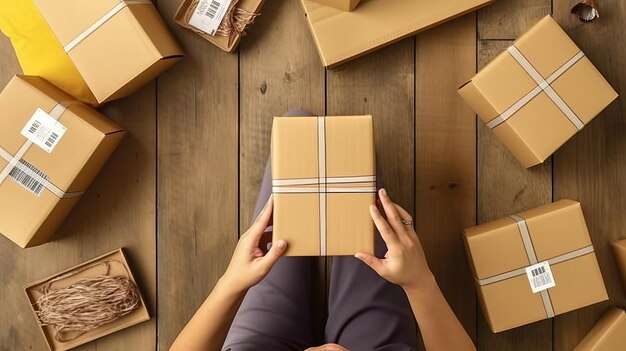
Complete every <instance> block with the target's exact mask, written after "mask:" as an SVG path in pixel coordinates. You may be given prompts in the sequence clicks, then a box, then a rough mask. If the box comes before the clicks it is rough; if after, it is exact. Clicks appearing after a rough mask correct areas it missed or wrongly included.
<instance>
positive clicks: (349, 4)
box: [312, 0, 361, 11]
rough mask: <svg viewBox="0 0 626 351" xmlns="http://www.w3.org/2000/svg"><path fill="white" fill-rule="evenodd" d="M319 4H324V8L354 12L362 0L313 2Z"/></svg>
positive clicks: (317, 0) (316, 0) (314, 0)
mask: <svg viewBox="0 0 626 351" xmlns="http://www.w3.org/2000/svg"><path fill="white" fill-rule="evenodd" d="M312 1H313V2H316V3H318V4H322V5H324V6H330V7H334V8H337V9H340V10H343V11H352V10H354V9H355V8H356V7H357V6H358V5H359V3H360V2H361V0H312Z"/></svg>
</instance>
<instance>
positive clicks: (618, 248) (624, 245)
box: [611, 239, 626, 292]
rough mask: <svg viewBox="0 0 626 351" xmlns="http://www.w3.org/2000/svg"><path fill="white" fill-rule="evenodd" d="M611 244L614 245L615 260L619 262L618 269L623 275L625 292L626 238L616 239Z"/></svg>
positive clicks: (625, 290) (625, 289)
mask: <svg viewBox="0 0 626 351" xmlns="http://www.w3.org/2000/svg"><path fill="white" fill-rule="evenodd" d="M611 246H612V247H613V254H614V256H615V262H617V269H618V271H619V273H620V275H621V277H622V284H623V285H624V292H626V239H624V240H619V241H616V242H614V243H612V244H611Z"/></svg>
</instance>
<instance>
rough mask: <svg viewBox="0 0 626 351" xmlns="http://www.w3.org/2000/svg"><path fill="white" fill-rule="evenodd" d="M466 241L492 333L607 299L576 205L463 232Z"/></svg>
mask: <svg viewBox="0 0 626 351" xmlns="http://www.w3.org/2000/svg"><path fill="white" fill-rule="evenodd" d="M464 239H465V245H466V251H467V255H468V258H469V261H470V265H471V268H472V272H473V275H474V279H475V280H476V288H477V291H478V297H479V301H480V304H481V307H482V310H483V315H484V316H485V319H486V320H487V323H488V324H489V326H490V328H491V330H492V331H493V332H495V333H497V332H501V331H504V330H508V329H511V328H515V327H519V326H522V325H525V324H529V323H532V322H536V321H539V320H542V319H546V318H551V317H553V316H555V315H559V314H562V313H565V312H569V311H572V310H575V309H578V308H581V307H584V306H587V305H591V304H594V303H596V302H600V301H604V300H607V299H608V296H607V293H606V289H605V287H604V281H603V279H602V274H601V273H600V268H599V267H598V261H597V259H596V255H595V252H594V249H593V246H592V243H591V240H590V238H589V232H588V231H587V225H586V223H585V218H584V217H583V213H582V210H581V207H580V204H579V203H578V202H575V201H572V200H561V201H558V202H554V203H551V204H548V205H544V206H540V207H537V208H534V209H531V210H528V211H524V212H522V213H519V214H517V215H513V216H510V217H505V218H501V219H498V220H496V221H493V222H489V223H484V224H481V225H479V226H476V227H472V228H469V229H466V230H465V233H464ZM552 285H554V286H552ZM533 291H535V292H533Z"/></svg>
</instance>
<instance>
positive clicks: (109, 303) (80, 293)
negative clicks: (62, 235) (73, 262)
mask: <svg viewBox="0 0 626 351" xmlns="http://www.w3.org/2000/svg"><path fill="white" fill-rule="evenodd" d="M109 263H110V262H104V263H100V264H106V265H107V273H106V274H105V275H98V276H94V277H88V278H82V279H78V280H76V281H75V282H73V283H72V284H71V285H70V286H68V287H65V288H60V289H50V285H51V284H52V283H53V282H54V281H58V280H60V279H64V278H67V277H68V275H65V276H62V277H59V278H56V279H54V280H51V281H49V282H48V283H46V285H45V286H44V288H43V291H42V292H43V295H42V296H41V297H39V298H38V299H37V301H36V305H37V307H38V308H37V311H36V314H37V318H38V319H39V324H40V325H41V326H51V327H53V329H54V332H55V333H54V337H55V339H56V340H57V341H60V342H66V341H70V340H73V339H76V338H77V337H79V336H80V335H82V334H84V333H86V332H88V331H90V330H93V329H96V328H98V327H99V326H101V325H104V324H106V323H110V322H112V321H114V320H117V319H119V318H120V317H122V316H125V315H127V314H128V313H130V312H131V311H133V310H134V309H135V308H137V307H138V306H139V304H140V301H141V297H140V294H139V290H138V289H137V286H136V285H135V283H134V282H133V281H132V280H130V279H129V278H128V277H125V276H109V275H108V271H109V269H108V264H109ZM91 267H93V266H91ZM91 267H88V268H91ZM88 268H86V269H88ZM82 271H84V270H82ZM78 273H80V271H79V272H74V273H72V274H70V275H69V276H71V275H75V274H78ZM68 334H72V336H69V335H68Z"/></svg>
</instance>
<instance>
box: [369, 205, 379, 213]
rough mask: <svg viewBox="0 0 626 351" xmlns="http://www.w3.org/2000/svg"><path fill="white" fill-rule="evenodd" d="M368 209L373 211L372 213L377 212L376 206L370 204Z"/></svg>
mask: <svg viewBox="0 0 626 351" xmlns="http://www.w3.org/2000/svg"><path fill="white" fill-rule="evenodd" d="M370 211H372V212H374V213H378V212H379V211H378V207H376V206H375V205H370Z"/></svg>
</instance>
